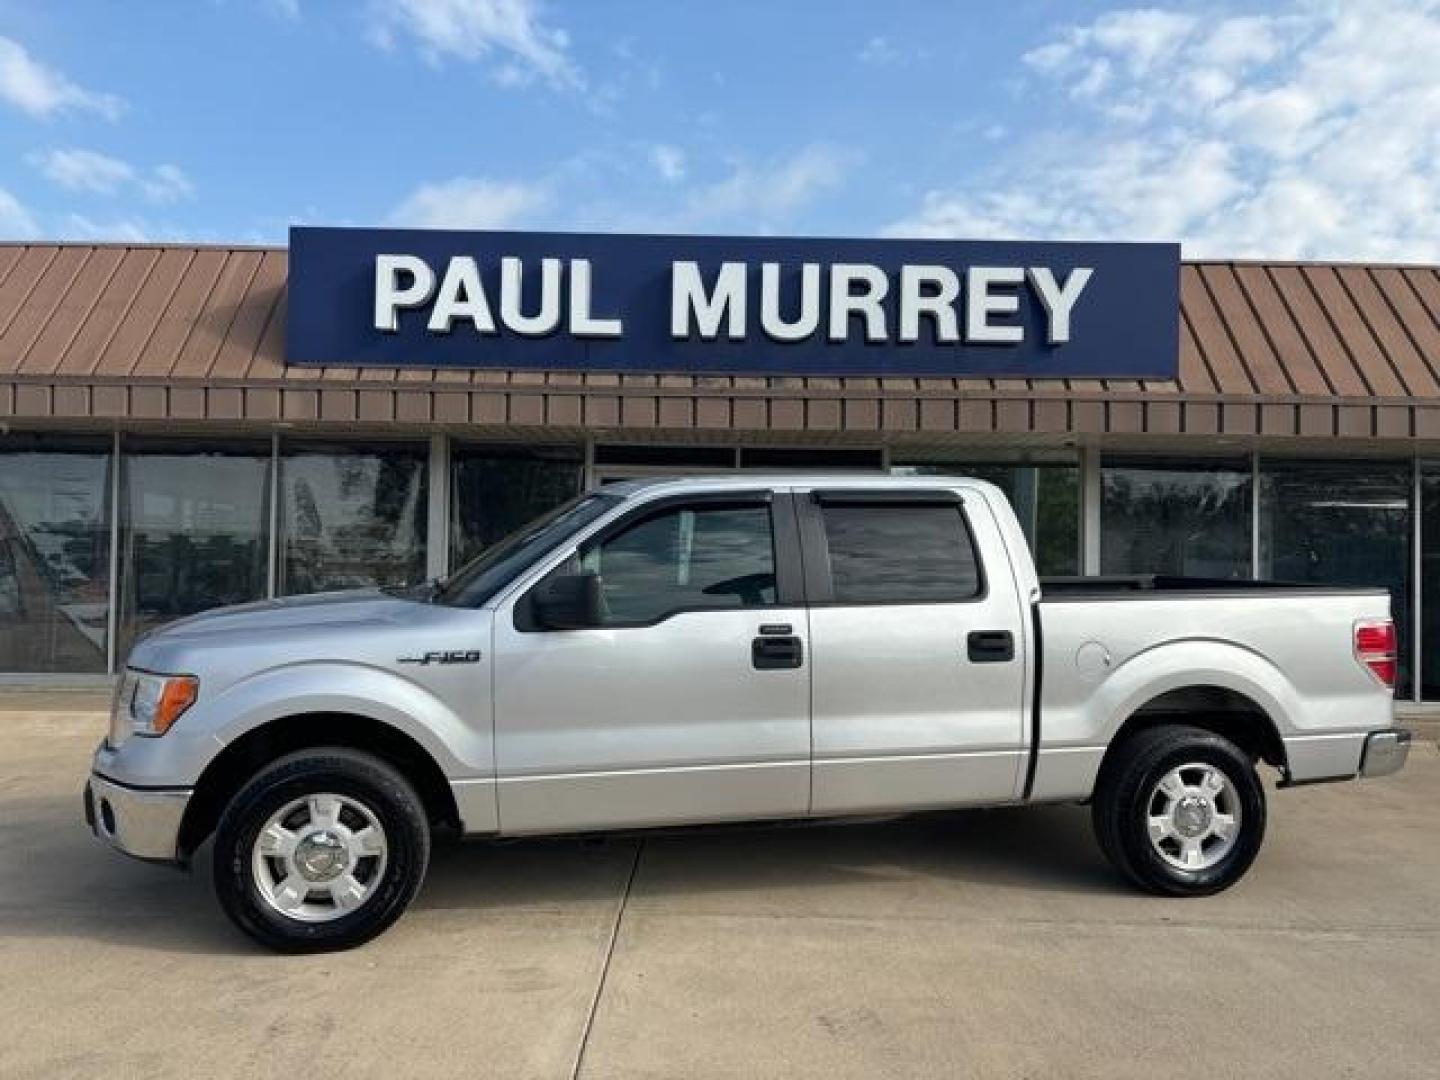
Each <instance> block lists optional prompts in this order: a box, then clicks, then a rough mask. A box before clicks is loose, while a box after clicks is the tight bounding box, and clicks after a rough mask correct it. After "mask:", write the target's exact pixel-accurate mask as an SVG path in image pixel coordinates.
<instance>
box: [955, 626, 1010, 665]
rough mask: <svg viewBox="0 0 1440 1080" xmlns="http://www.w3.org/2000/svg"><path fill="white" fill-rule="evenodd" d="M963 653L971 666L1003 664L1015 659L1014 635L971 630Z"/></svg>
mask: <svg viewBox="0 0 1440 1080" xmlns="http://www.w3.org/2000/svg"><path fill="white" fill-rule="evenodd" d="M965 653H966V655H967V656H969V657H970V662H971V663H972V664H1003V663H1005V662H1006V661H1007V660H1014V659H1015V635H1014V634H1012V633H1011V632H1010V631H1009V630H972V631H971V632H970V634H969V636H968V637H966V639H965Z"/></svg>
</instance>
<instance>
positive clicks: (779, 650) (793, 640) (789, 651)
mask: <svg viewBox="0 0 1440 1080" xmlns="http://www.w3.org/2000/svg"><path fill="white" fill-rule="evenodd" d="M804 659H805V646H804V645H802V644H801V643H800V639H799V638H798V637H794V636H790V637H776V636H774V635H762V636H761V637H757V638H755V639H754V640H753V641H751V642H750V663H751V664H753V665H754V666H755V668H756V670H758V671H776V670H778V669H781V668H798V667H799V666H800V665H801V663H802V662H803V661H804Z"/></svg>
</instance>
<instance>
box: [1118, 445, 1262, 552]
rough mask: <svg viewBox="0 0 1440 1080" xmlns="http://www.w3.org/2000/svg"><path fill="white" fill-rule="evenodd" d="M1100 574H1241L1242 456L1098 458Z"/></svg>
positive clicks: (1246, 499) (1245, 540)
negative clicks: (1202, 459) (1186, 459)
mask: <svg viewBox="0 0 1440 1080" xmlns="http://www.w3.org/2000/svg"><path fill="white" fill-rule="evenodd" d="M1100 487H1101V494H1100V569H1101V572H1102V573H1106V574H1176V575H1180V576H1182V577H1207V578H1248V577H1249V576H1250V573H1251V553H1250V547H1251V528H1250V502H1251V476H1250V464H1249V462H1248V461H1212V462H1199V463H1196V462H1172V461H1161V460H1126V459H1118V460H1117V459H1106V460H1105V461H1104V462H1102V466H1101V471H1100Z"/></svg>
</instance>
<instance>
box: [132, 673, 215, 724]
mask: <svg viewBox="0 0 1440 1080" xmlns="http://www.w3.org/2000/svg"><path fill="white" fill-rule="evenodd" d="M132 680H133V683H134V689H133V690H131V691H129V701H128V705H127V702H126V700H125V696H124V695H125V691H123V690H122V697H121V700H120V702H119V703H118V709H117V712H122V713H128V714H129V717H130V726H131V729H132V730H133V731H134V733H135V734H136V735H147V736H151V737H154V736H157V735H164V734H165V732H167V731H169V730H170V727H171V725H172V724H174V723H175V721H176V720H179V719H180V716H181V714H183V713H184V712H185V710H186V709H188V708H189V707H190V706H191V705H193V704H195V699H196V698H197V697H199V696H200V680H199V679H197V678H195V676H193V675H152V674H151V673H150V672H148V671H127V672H126V673H125V684H126V685H129V684H130V683H131V681H132Z"/></svg>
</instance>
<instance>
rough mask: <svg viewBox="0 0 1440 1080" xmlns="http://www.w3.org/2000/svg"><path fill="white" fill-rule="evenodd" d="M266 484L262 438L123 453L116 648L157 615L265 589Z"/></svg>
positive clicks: (163, 617)
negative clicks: (239, 443) (247, 443)
mask: <svg viewBox="0 0 1440 1080" xmlns="http://www.w3.org/2000/svg"><path fill="white" fill-rule="evenodd" d="M269 488H270V450H269V447H268V446H261V445H256V446H249V447H244V446H241V447H208V446H205V447H202V446H187V447H180V446H170V447H164V446H159V445H156V446H152V447H137V448H136V449H135V450H134V451H133V452H128V453H126V455H125V461H124V470H123V472H122V473H121V497H120V500H121V507H122V512H121V520H120V525H121V546H120V626H119V638H118V653H117V655H119V656H120V657H122V658H123V657H124V656H125V655H126V654H127V653H128V652H129V651H130V646H131V645H133V644H134V642H135V639H136V638H137V637H139V636H140V635H141V634H143V633H145V632H146V631H148V630H151V629H153V628H154V627H156V626H158V625H160V624H161V623H165V622H169V621H170V620H171V619H177V618H179V617H180V616H182V615H189V614H192V613H193V612H197V611H204V610H205V609H206V608H212V607H220V606H222V605H224V604H238V603H243V602H244V601H247V600H258V599H260V598H262V597H263V596H264V595H265V588H266V578H267V572H266V570H267V562H268V559H269V539H268V534H269V531H270V492H269Z"/></svg>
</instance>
